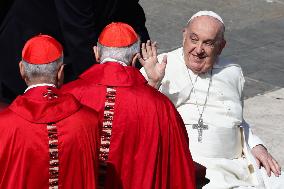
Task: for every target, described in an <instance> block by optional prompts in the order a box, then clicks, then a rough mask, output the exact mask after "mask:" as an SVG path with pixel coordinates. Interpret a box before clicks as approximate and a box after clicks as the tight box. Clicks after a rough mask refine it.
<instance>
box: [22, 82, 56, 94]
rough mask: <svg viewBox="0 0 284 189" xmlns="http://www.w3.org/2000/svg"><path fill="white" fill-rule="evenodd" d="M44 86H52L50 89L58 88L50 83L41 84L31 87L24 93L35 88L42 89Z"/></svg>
mask: <svg viewBox="0 0 284 189" xmlns="http://www.w3.org/2000/svg"><path fill="white" fill-rule="evenodd" d="M42 86H50V87H54V88H56V86H55V85H54V84H50V83H40V84H35V85H30V86H29V87H28V88H27V89H26V90H25V92H24V93H26V92H27V91H28V90H30V89H32V88H35V87H42Z"/></svg>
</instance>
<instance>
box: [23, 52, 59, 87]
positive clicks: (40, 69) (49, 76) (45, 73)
mask: <svg viewBox="0 0 284 189" xmlns="http://www.w3.org/2000/svg"><path fill="white" fill-rule="evenodd" d="M22 64H23V65H24V70H25V75H26V77H27V79H28V81H35V80H40V81H42V82H46V83H55V82H56V77H57V72H58V69H59V67H60V66H61V65H62V64H63V56H62V57H60V58H59V59H57V60H55V61H53V62H51V63H49V64H30V63H28V62H26V61H25V60H22Z"/></svg>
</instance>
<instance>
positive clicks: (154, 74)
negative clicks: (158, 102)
mask: <svg viewBox="0 0 284 189" xmlns="http://www.w3.org/2000/svg"><path fill="white" fill-rule="evenodd" d="M141 51H142V56H141V55H140V54H139V55H138V60H139V62H140V63H141V65H142V66H143V67H144V69H145V72H146V74H147V76H148V79H149V80H148V83H149V85H151V86H153V87H155V88H158V87H159V84H160V82H161V81H162V79H163V77H164V76H165V69H166V64H167V56H166V55H165V56H164V57H163V60H162V62H161V63H159V62H158V58H157V43H156V42H153V43H152V42H151V41H150V40H148V41H147V43H146V44H145V43H142V49H141Z"/></svg>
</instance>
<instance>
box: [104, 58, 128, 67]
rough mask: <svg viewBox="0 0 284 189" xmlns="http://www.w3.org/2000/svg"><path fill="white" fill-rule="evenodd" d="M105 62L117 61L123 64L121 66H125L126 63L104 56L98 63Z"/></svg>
mask: <svg viewBox="0 0 284 189" xmlns="http://www.w3.org/2000/svg"><path fill="white" fill-rule="evenodd" d="M106 62H117V63H119V64H121V65H123V66H127V64H125V63H124V62H122V61H119V60H115V59H113V58H105V59H103V61H101V63H100V64H104V63H106Z"/></svg>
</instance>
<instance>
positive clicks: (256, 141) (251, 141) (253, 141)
mask: <svg viewBox="0 0 284 189" xmlns="http://www.w3.org/2000/svg"><path fill="white" fill-rule="evenodd" d="M240 71H241V72H240V78H239V86H238V87H239V94H240V96H241V101H242V106H243V107H244V97H243V89H244V84H245V78H244V75H243V72H242V69H241V70H240ZM241 127H243V128H244V131H245V137H246V142H247V143H248V145H249V147H250V149H252V148H253V147H255V146H256V145H260V144H261V145H263V146H264V143H263V141H262V140H261V139H260V138H259V137H258V136H256V135H254V134H253V132H252V129H251V127H250V125H249V124H248V123H247V122H246V121H245V120H244V119H243V121H242V124H241Z"/></svg>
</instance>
